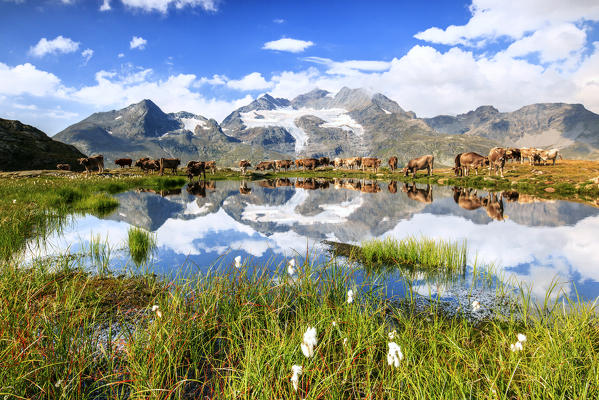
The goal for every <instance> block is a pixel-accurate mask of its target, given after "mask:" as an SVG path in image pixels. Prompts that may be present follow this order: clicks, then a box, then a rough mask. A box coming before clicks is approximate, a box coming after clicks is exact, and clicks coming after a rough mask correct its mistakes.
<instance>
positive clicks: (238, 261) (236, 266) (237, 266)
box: [235, 256, 241, 269]
mask: <svg viewBox="0 0 599 400" xmlns="http://www.w3.org/2000/svg"><path fill="white" fill-rule="evenodd" d="M235 268H237V269H239V268H241V256H237V257H235Z"/></svg>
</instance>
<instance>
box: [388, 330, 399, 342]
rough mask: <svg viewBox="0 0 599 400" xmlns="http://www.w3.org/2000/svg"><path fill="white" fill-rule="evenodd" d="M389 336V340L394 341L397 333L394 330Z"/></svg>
mask: <svg viewBox="0 0 599 400" xmlns="http://www.w3.org/2000/svg"><path fill="white" fill-rule="evenodd" d="M388 336H389V340H394V339H395V338H396V337H397V331H396V330H393V331H392V332H389V334H388Z"/></svg>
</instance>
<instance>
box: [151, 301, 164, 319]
mask: <svg viewBox="0 0 599 400" xmlns="http://www.w3.org/2000/svg"><path fill="white" fill-rule="evenodd" d="M152 312H153V313H156V316H157V317H158V318H162V311H160V307H158V304H154V305H153V306H152Z"/></svg>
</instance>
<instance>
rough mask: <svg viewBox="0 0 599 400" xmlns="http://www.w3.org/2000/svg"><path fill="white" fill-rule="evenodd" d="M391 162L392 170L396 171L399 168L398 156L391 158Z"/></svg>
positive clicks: (390, 167) (389, 162)
mask: <svg viewBox="0 0 599 400" xmlns="http://www.w3.org/2000/svg"><path fill="white" fill-rule="evenodd" d="M388 164H389V169H391V172H394V171H395V170H396V169H397V157H395V156H393V157H391V158H390V159H389V161H388Z"/></svg>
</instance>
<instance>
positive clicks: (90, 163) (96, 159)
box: [79, 154, 104, 173]
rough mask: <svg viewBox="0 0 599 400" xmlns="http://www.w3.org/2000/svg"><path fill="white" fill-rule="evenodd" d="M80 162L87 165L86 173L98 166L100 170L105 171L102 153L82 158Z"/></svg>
mask: <svg viewBox="0 0 599 400" xmlns="http://www.w3.org/2000/svg"><path fill="white" fill-rule="evenodd" d="M79 164H81V165H83V166H84V167H85V172H86V173H87V172H89V171H90V170H91V169H93V168H98V172H104V156H103V155H102V154H98V155H97V156H93V157H87V158H80V159H79Z"/></svg>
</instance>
